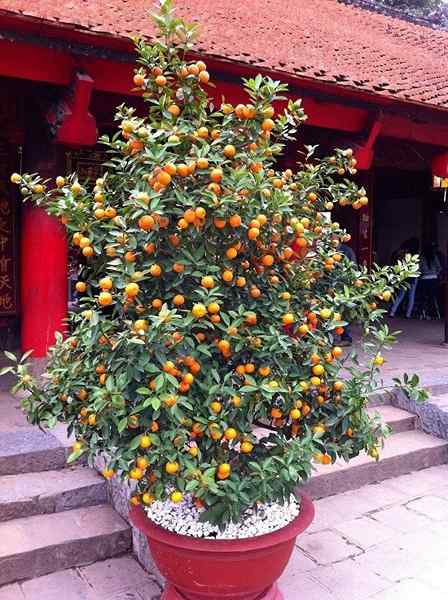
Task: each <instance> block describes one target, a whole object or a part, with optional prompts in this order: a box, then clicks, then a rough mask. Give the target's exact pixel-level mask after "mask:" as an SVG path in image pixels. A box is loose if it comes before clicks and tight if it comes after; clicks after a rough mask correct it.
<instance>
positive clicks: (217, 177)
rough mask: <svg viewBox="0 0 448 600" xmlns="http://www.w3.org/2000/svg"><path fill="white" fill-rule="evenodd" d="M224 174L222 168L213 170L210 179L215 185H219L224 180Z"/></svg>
mask: <svg viewBox="0 0 448 600" xmlns="http://www.w3.org/2000/svg"><path fill="white" fill-rule="evenodd" d="M222 176H223V172H222V169H220V168H215V169H212V170H211V172H210V179H211V180H212V181H214V182H215V183H219V182H220V181H221V180H222Z"/></svg>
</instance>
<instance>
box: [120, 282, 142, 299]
mask: <svg viewBox="0 0 448 600" xmlns="http://www.w3.org/2000/svg"><path fill="white" fill-rule="evenodd" d="M124 290H125V292H126V295H127V296H129V297H130V298H134V297H135V296H137V294H138V293H139V291H140V286H139V285H138V283H128V285H127V286H126V287H125V288H124Z"/></svg>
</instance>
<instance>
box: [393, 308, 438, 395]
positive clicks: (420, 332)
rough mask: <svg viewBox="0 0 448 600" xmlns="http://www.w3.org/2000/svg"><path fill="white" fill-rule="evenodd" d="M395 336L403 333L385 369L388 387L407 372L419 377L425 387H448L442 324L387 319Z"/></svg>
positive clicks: (415, 320)
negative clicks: (397, 332)
mask: <svg viewBox="0 0 448 600" xmlns="http://www.w3.org/2000/svg"><path fill="white" fill-rule="evenodd" d="M386 323H387V325H388V326H389V329H390V331H391V332H396V331H401V333H400V335H399V336H398V342H397V343H396V344H395V345H394V346H393V347H392V349H391V350H389V351H386V352H385V353H384V356H385V358H386V362H385V364H384V366H383V367H382V373H383V377H384V381H385V383H390V382H391V381H392V378H393V377H396V376H397V375H402V374H403V373H404V372H406V373H409V374H412V373H418V375H419V376H420V379H421V381H422V383H423V384H424V385H428V386H429V385H440V384H442V385H443V384H446V385H447V386H448V369H447V367H448V348H445V347H443V346H442V345H441V342H442V341H443V338H444V324H443V322H442V321H420V320H417V319H398V318H396V319H387V320H386Z"/></svg>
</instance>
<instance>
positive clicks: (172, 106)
mask: <svg viewBox="0 0 448 600" xmlns="http://www.w3.org/2000/svg"><path fill="white" fill-rule="evenodd" d="M168 112H169V113H170V115H173V117H178V116H179V115H180V108H179V106H178V105H177V104H170V106H168Z"/></svg>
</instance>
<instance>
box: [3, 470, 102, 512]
mask: <svg viewBox="0 0 448 600" xmlns="http://www.w3.org/2000/svg"><path fill="white" fill-rule="evenodd" d="M106 501H107V486H106V482H105V480H104V479H103V478H102V477H101V476H100V475H98V474H97V473H96V471H93V470H92V469H88V468H87V467H71V468H67V469H61V470H60V471H43V472H39V473H22V474H21V475H6V476H4V477H0V521H6V520H9V519H17V518H20V517H25V516H26V517H30V516H32V515H38V514H44V513H53V512H61V511H64V510H71V509H73V508H80V507H82V506H93V505H95V504H104V503H106Z"/></svg>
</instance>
